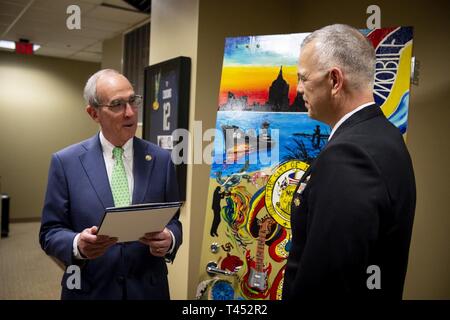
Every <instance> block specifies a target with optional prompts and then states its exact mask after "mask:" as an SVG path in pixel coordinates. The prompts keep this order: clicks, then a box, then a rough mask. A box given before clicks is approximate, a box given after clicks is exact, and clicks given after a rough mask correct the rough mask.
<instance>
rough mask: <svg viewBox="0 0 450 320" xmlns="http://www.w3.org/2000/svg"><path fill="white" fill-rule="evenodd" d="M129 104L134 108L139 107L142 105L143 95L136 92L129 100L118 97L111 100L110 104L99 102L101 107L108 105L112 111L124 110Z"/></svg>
mask: <svg viewBox="0 0 450 320" xmlns="http://www.w3.org/2000/svg"><path fill="white" fill-rule="evenodd" d="M127 104H129V105H130V107H131V108H133V109H138V108H140V107H141V105H142V96H141V95H138V94H135V95H132V96H130V97H129V98H128V100H123V99H116V100H113V101H111V103H110V104H99V105H98V106H99V107H108V108H109V110H111V111H112V112H123V111H124V110H125V109H126V107H127Z"/></svg>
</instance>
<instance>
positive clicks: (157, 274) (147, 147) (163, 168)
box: [39, 134, 182, 299]
mask: <svg viewBox="0 0 450 320" xmlns="http://www.w3.org/2000/svg"><path fill="white" fill-rule="evenodd" d="M133 148H134V162H133V176H134V192H133V197H132V202H133V204H137V203H149V202H165V201H178V185H177V181H176V175H175V169H174V165H173V163H172V161H171V157H170V153H169V152H167V151H166V150H163V149H161V148H159V147H158V146H156V145H154V144H152V143H150V142H147V141H144V140H142V139H139V138H136V137H135V138H134V141H133ZM147 155H150V156H151V160H150V161H149V160H147V159H148V157H147V159H146V156H147ZM107 207H114V201H113V197H112V193H111V189H110V184H109V181H108V177H107V172H106V167H105V162H104V159H103V153H102V148H101V144H100V139H99V135H98V134H97V135H95V136H93V137H92V138H90V139H88V140H85V141H83V142H80V143H77V144H74V145H72V146H69V147H67V148H65V149H63V150H61V151H58V152H56V153H55V154H53V156H52V160H51V164H50V169H49V176H48V185H47V193H46V196H45V203H44V208H43V212H42V223H41V229H40V233H39V240H40V244H41V246H42V248H43V249H44V251H45V252H46V253H47V254H48V255H50V256H53V257H55V258H57V259H58V260H60V261H62V262H63V263H64V264H65V265H66V267H67V266H69V265H79V266H81V288H80V289H68V288H67V278H68V277H69V276H71V274H70V273H65V274H64V276H63V279H62V282H61V285H62V287H63V288H62V295H61V297H62V299H124V298H125V299H168V298H169V289H168V282H167V266H166V261H165V259H164V258H161V257H155V256H153V255H152V254H151V253H150V250H149V247H148V246H146V245H144V244H142V243H140V242H137V241H135V242H127V243H118V244H116V245H114V246H112V247H111V248H109V249H108V250H107V251H106V253H105V254H104V255H103V256H101V257H99V258H96V259H93V260H77V259H75V258H74V257H73V240H74V237H75V235H76V234H77V233H79V232H81V231H83V230H84V229H85V228H90V227H92V226H99V224H100V222H101V220H102V217H103V214H104V212H105V208H107ZM178 216H179V213H177V215H176V216H175V217H174V218H173V219H172V220H171V221H170V223H169V224H168V226H167V228H169V229H170V230H171V231H172V233H173V235H174V236H175V239H176V241H175V248H174V250H173V252H172V254H171V255H170V256H168V257H166V258H169V259H170V260H173V259H174V257H175V254H176V252H177V250H178V247H179V246H180V244H181V242H182V227H181V223H180V222H179V221H178Z"/></svg>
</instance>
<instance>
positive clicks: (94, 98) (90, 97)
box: [83, 69, 121, 107]
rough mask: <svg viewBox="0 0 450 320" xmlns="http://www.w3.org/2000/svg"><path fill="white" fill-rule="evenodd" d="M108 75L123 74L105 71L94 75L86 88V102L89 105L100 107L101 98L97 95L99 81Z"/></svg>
mask: <svg viewBox="0 0 450 320" xmlns="http://www.w3.org/2000/svg"><path fill="white" fill-rule="evenodd" d="M106 74H121V73H120V72H119V71H117V70H114V69H103V70H100V71H97V72H96V73H94V74H93V75H92V76H91V77H90V78H89V79H88V81H87V82H86V85H85V86H84V92H83V96H84V100H86V103H87V104H88V105H91V106H93V107H98V106H99V105H100V98H99V97H98V95H97V81H98V79H100V78H101V77H102V76H104V75H106Z"/></svg>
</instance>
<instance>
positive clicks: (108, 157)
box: [73, 131, 175, 259]
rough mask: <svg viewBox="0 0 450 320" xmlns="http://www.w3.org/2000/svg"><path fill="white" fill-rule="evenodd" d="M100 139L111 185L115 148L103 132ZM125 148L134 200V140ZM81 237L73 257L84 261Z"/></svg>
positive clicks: (129, 188) (124, 155) (126, 144)
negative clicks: (80, 248)
mask: <svg viewBox="0 0 450 320" xmlns="http://www.w3.org/2000/svg"><path fill="white" fill-rule="evenodd" d="M99 137H100V145H101V147H102V150H103V160H104V161H105V167H106V173H107V175H108V181H109V184H110V185H111V176H112V172H113V169H114V157H113V153H112V151H113V149H114V148H115V146H114V145H113V144H112V143H111V142H109V141H108V140H107V139H106V138H105V136H104V135H103V132H101V131H100V134H99ZM122 148H123V165H124V167H125V173H126V174H127V180H128V190H129V191H130V197H131V199H132V197H133V190H134V177H133V159H134V152H133V151H134V149H133V138H131V139H130V140H128V141H127V142H125V144H124V145H123V146H122ZM169 232H170V235H171V236H172V245H171V247H170V250H169V251H168V252H167V253H172V251H173V248H174V247H175V236H174V235H173V233H172V231H170V230H169ZM79 237H80V234H79V233H78V234H77V235H76V236H75V238H74V239H73V255H74V257H75V258H76V259H83V257H82V256H81V254H80V252H79V251H78V238H79Z"/></svg>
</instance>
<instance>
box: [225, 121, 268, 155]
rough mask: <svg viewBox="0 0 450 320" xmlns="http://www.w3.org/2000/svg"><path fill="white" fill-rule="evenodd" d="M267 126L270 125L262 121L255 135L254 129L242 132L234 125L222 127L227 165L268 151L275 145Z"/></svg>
mask: <svg viewBox="0 0 450 320" xmlns="http://www.w3.org/2000/svg"><path fill="white" fill-rule="evenodd" d="M269 126H270V123H269V122H268V121H264V122H263V123H262V124H261V128H260V129H259V133H258V134H257V133H256V130H254V129H249V130H247V131H245V132H244V130H242V129H241V128H240V127H238V126H236V125H222V126H221V128H222V133H223V137H224V140H225V144H224V146H225V154H226V159H227V163H233V162H235V161H237V160H238V159H240V158H242V157H244V156H246V155H248V154H250V153H252V152H258V153H259V152H261V151H263V150H264V151H269V150H270V149H271V148H272V147H273V146H274V145H275V141H274V140H273V139H272V137H271V136H270V133H269Z"/></svg>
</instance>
